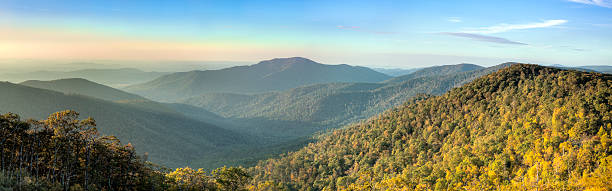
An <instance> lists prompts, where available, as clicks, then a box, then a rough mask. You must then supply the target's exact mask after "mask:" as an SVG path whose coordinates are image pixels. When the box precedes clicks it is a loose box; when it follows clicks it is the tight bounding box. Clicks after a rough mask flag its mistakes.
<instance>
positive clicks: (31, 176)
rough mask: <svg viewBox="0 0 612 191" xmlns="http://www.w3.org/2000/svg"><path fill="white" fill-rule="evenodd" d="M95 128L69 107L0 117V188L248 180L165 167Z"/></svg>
mask: <svg viewBox="0 0 612 191" xmlns="http://www.w3.org/2000/svg"><path fill="white" fill-rule="evenodd" d="M95 127H96V125H95V121H94V120H93V119H92V118H87V119H83V120H80V118H79V114H78V113H77V112H74V111H69V110H67V111H62V112H57V113H54V114H51V115H50V116H49V117H48V118H47V119H45V120H40V121H32V120H28V121H23V120H21V119H20V117H19V116H18V115H16V114H12V113H7V114H3V115H0V151H1V152H0V170H1V171H0V190H219V191H236V190H245V189H246V187H247V184H248V183H249V180H250V176H249V175H248V174H247V173H246V171H244V170H243V169H242V168H235V167H230V168H226V167H223V168H219V169H215V170H213V171H212V172H211V173H210V174H209V173H206V172H204V171H203V170H202V169H198V170H197V171H196V170H193V169H191V168H189V167H186V168H178V169H176V170H174V171H168V170H167V169H165V168H160V167H158V166H156V165H154V164H151V163H149V162H147V161H146V156H145V157H144V158H142V157H140V156H138V155H137V154H136V152H135V149H134V147H133V146H132V145H131V144H127V145H124V144H121V143H120V142H119V140H118V139H117V138H114V137H112V136H100V135H99V134H98V131H97V130H96V128H95Z"/></svg>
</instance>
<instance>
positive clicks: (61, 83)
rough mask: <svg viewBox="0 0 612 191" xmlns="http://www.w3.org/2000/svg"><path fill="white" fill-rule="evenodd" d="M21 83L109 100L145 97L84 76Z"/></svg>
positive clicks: (141, 98)
mask: <svg viewBox="0 0 612 191" xmlns="http://www.w3.org/2000/svg"><path fill="white" fill-rule="evenodd" d="M19 84H21V85H24V86H30V87H35V88H40V89H47V90H53V91H58V92H64V93H66V94H80V95H85V96H89V97H94V98H98V99H103V100H108V101H120V100H144V99H145V98H143V97H141V96H138V95H134V94H131V93H127V92H124V91H121V90H118V89H114V88H111V87H108V86H105V85H102V84H98V83H95V82H92V81H89V80H86V79H83V78H67V79H59V80H51V81H39V80H28V81H25V82H21V83H19Z"/></svg>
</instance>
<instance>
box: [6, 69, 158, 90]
mask: <svg viewBox="0 0 612 191" xmlns="http://www.w3.org/2000/svg"><path fill="white" fill-rule="evenodd" d="M165 74H167V73H165V72H145V71H142V70H139V69H134V68H119V69H82V70H75V71H68V72H62V71H34V72H24V73H6V74H2V75H0V80H7V81H11V82H23V81H26V80H45V81H46V80H57V79H65V78H84V79H87V80H90V81H93V82H96V83H100V84H104V85H107V86H112V87H123V86H126V85H131V84H136V83H142V82H146V81H149V80H152V79H155V78H157V77H159V76H162V75H165Z"/></svg>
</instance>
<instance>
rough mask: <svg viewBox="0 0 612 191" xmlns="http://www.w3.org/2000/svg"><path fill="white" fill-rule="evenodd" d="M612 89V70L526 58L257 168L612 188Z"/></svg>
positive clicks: (289, 176)
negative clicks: (582, 68)
mask: <svg viewBox="0 0 612 191" xmlns="http://www.w3.org/2000/svg"><path fill="white" fill-rule="evenodd" d="M611 87H612V75H608V74H600V73H585V72H578V71H568V70H560V69H554V68H548V67H541V66H537V65H524V64H517V65H513V66H511V67H509V68H505V69H502V70H500V71H498V72H495V73H492V74H489V75H486V76H484V77H481V78H479V79H477V80H474V81H473V82H470V83H468V84H466V85H464V86H462V87H460V88H455V89H452V90H451V91H450V92H448V93H445V94H443V95H441V96H436V97H423V98H419V99H415V100H414V101H411V102H409V103H407V104H406V105H404V106H401V107H397V108H395V109H392V110H389V111H387V112H385V113H384V114H382V115H380V116H378V117H375V118H373V119H371V120H369V121H367V122H363V123H360V124H356V125H352V126H350V127H347V128H344V129H341V130H336V131H333V132H331V133H329V134H328V135H324V136H322V137H321V138H320V139H319V140H318V142H317V143H314V144H310V145H308V146H307V147H305V148H303V149H301V150H299V151H296V152H292V153H289V154H287V155H284V156H282V157H280V158H277V159H270V160H267V161H263V162H261V163H260V164H259V165H257V166H256V167H254V168H252V169H251V172H252V173H254V176H255V179H256V180H257V181H260V184H259V187H260V188H266V187H267V188H272V189H280V188H281V187H284V188H292V189H295V190H336V189H347V190H372V189H374V190H466V189H467V190H489V189H500V190H532V189H533V190H586V189H593V190H610V189H612V187H610V184H609V181H610V180H611V179H612V156H610V154H611V153H612V137H610V135H611V134H612V108H611V107H612V88H611ZM263 181H268V182H263ZM279 183H280V184H279Z"/></svg>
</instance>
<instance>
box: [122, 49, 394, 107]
mask: <svg viewBox="0 0 612 191" xmlns="http://www.w3.org/2000/svg"><path fill="white" fill-rule="evenodd" d="M388 78H390V76H387V75H385V74H382V73H380V72H376V71H374V70H372V69H369V68H366V67H358V66H349V65H325V64H321V63H317V62H314V61H312V60H309V59H306V58H301V57H292V58H276V59H271V60H265V61H261V62H259V63H257V64H253V65H249V66H235V67H230V68H225V69H220V70H205V71H190V72H180V73H173V74H169V75H165V76H162V77H159V78H157V79H155V80H152V81H149V82H146V83H143V84H138V85H132V86H128V87H126V88H124V90H126V91H128V92H132V93H136V94H139V95H144V97H148V98H151V99H154V100H166V101H168V100H176V99H180V98H185V97H190V96H197V95H200V94H204V93H212V92H224V93H261V92H266V91H278V90H285V89H290V88H294V87H298V86H303V85H309V84H316V83H326V82H378V81H383V80H386V79H388Z"/></svg>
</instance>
